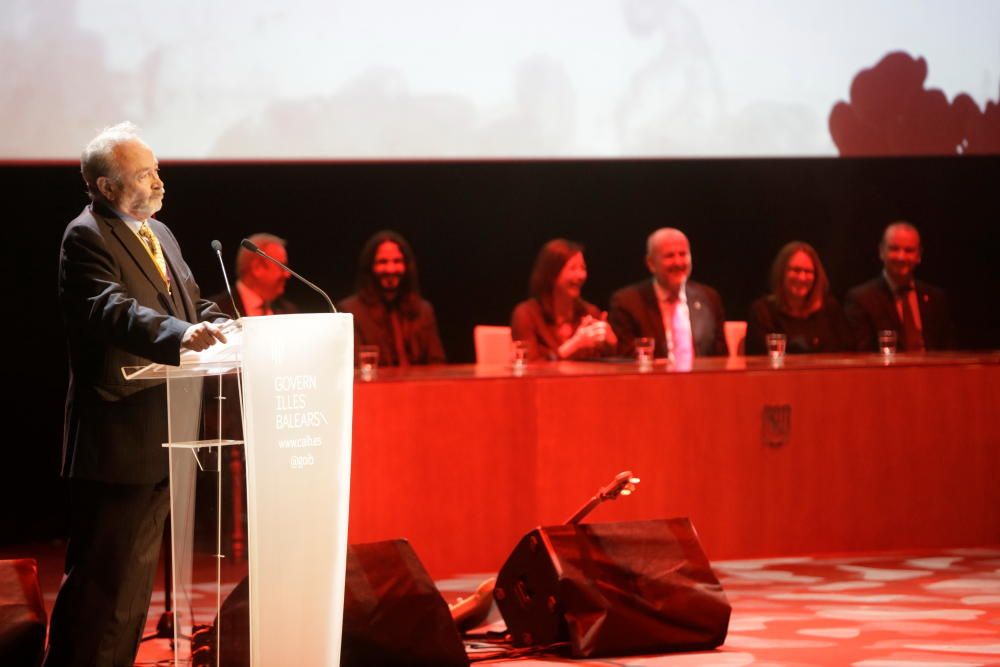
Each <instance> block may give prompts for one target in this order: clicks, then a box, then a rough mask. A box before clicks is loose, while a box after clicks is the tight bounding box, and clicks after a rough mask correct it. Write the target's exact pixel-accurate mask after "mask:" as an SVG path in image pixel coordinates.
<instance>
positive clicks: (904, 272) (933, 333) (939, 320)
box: [844, 222, 955, 352]
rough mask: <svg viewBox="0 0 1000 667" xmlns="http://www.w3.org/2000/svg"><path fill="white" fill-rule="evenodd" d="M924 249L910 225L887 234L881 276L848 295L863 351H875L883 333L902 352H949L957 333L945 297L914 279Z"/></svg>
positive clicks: (849, 314) (898, 226) (903, 224)
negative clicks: (893, 335) (889, 335)
mask: <svg viewBox="0 0 1000 667" xmlns="http://www.w3.org/2000/svg"><path fill="white" fill-rule="evenodd" d="M922 252H923V249H922V247H921V244H920V233H919V232H918V231H917V229H916V227H914V226H913V225H911V224H910V223H908V222H894V223H892V224H890V225H889V226H888V227H886V228H885V233H884V234H883V235H882V242H881V243H880V244H879V258H881V260H882V266H883V269H882V274H881V275H879V276H878V277H877V278H874V279H872V280H869V281H868V282H866V283H864V284H863V285H858V286H857V287H854V288H852V289H851V290H850V291H848V293H847V298H846V300H845V304H844V310H845V312H846V314H847V319H848V321H850V323H851V326H852V327H853V328H854V332H855V336H856V338H857V340H858V345H859V347H860V349H862V350H876V349H877V345H878V340H877V337H878V332H879V331H885V330H892V331H895V332H896V334H897V337H898V343H897V345H898V349H899V350H900V351H903V352H923V351H924V350H947V349H950V348H953V347H954V346H955V328H954V324H953V323H952V320H951V314H950V312H949V309H948V301H947V299H946V298H945V294H944V291H943V290H941V289H940V288H938V287H934V286H933V285H928V284H927V283H925V282H923V281H921V280H917V279H916V277H915V276H914V273H915V271H916V268H917V266H918V265H919V264H920V259H921V254H922Z"/></svg>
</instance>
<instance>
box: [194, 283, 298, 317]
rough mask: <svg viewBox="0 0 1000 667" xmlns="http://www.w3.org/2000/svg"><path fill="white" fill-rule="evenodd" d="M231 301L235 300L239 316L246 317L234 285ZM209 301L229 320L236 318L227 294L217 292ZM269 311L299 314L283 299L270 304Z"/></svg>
mask: <svg viewBox="0 0 1000 667" xmlns="http://www.w3.org/2000/svg"><path fill="white" fill-rule="evenodd" d="M233 299H235V300H236V307H237V308H239V309H240V315H241V316H243V315H246V314H247V309H246V307H245V306H244V305H243V297H242V296H240V291H239V290H238V289H236V285H235V284H234V285H233ZM208 300H209V301H212V302H214V303H215V304H217V305H218V306H219V310H221V311H222V312H224V313H225V314H226V315H228V316H229V317H231V318H235V317H236V311H234V310H233V303H232V301H230V300H229V292H219V293H218V294H213V295H212V296H211V297H210V298H209V299H208ZM271 310H273V311H274V314H275V315H292V314H294V313H297V312H299V309H298V308H296V307H295V304H294V303H292V302H291V301H289V300H288V299H286V298H284V297H279V298H277V299H275V300H274V301H272V302H271Z"/></svg>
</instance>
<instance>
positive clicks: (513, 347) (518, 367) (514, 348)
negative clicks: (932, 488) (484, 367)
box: [510, 340, 528, 375]
mask: <svg viewBox="0 0 1000 667" xmlns="http://www.w3.org/2000/svg"><path fill="white" fill-rule="evenodd" d="M527 367H528V343H527V342H525V341H523V340H515V341H511V343H510V368H511V370H513V371H514V375H523V374H524V370H525V369H526V368H527Z"/></svg>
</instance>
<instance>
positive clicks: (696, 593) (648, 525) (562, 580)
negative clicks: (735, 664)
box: [493, 518, 732, 658]
mask: <svg viewBox="0 0 1000 667" xmlns="http://www.w3.org/2000/svg"><path fill="white" fill-rule="evenodd" d="M493 595H494V597H495V599H496V602H497V607H498V608H499V609H500V613H501V614H502V615H503V618H504V621H506V623H507V629H508V630H509V631H510V633H511V638H512V640H513V642H514V645H515V646H548V645H552V644H557V643H563V642H568V643H569V648H570V651H571V653H572V655H573V657H576V658H585V657H597V656H620V655H636V654H642V653H663V652H669V651H695V650H706V649H711V648H715V647H717V646H719V645H721V644H722V643H723V642H724V641H725V640H726V632H727V630H728V628H729V615H730V612H731V611H732V608H731V607H730V605H729V600H728V599H726V594H725V593H724V592H723V590H722V585H721V584H720V583H719V580H718V579H716V577H715V574H714V573H713V572H712V568H711V565H709V562H708V559H707V558H706V557H705V553H704V551H702V548H701V545H700V544H699V542H698V536H697V534H696V533H695V530H694V527H693V526H692V525H691V522H690V521H689V520H688V519H686V518H679V519H660V520H655V521H630V522H623V523H597V524H579V525H559V526H546V527H540V528H536V529H535V530H533V531H531V532H530V533H528V534H527V535H525V536H524V538H523V539H522V540H521V541H520V542H519V543H518V545H517V546H516V547H515V548H514V551H513V552H512V553H511V555H510V556H509V557H508V558H507V562H506V563H504V566H503V568H502V569H501V570H500V573H499V574H498V575H497V585H496V589H495V590H494V592H493Z"/></svg>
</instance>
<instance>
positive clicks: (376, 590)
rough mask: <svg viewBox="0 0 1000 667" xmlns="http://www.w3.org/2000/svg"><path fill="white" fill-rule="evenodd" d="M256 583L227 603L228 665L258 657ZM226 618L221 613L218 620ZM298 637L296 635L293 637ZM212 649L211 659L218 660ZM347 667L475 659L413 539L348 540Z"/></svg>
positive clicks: (452, 666) (459, 665)
mask: <svg viewBox="0 0 1000 667" xmlns="http://www.w3.org/2000/svg"><path fill="white" fill-rule="evenodd" d="M248 589H249V586H248V583H247V580H246V579H244V580H243V581H241V582H240V583H239V585H238V586H237V587H236V588H235V589H233V592H232V593H230V594H229V597H227V598H226V600H225V602H224V603H223V604H222V609H221V611H220V618H221V622H222V628H223V635H222V640H221V653H220V660H219V662H220V666H221V667H247V665H249V664H250V651H249V646H248V643H249V642H248V638H249V627H250V619H249V605H248V603H247V597H248V596H247V594H248ZM218 623H219V621H218V620H217V621H216V625H217V626H218ZM289 639H290V641H291V638H289ZM213 657H214V656H213V655H212V654H211V652H210V651H209V652H206V655H205V660H206V661H205V663H204V664H212V665H214V664H215V662H214V659H213ZM340 664H341V665H342V667H370V666H371V665H399V666H400V667H418V666H424V665H426V666H428V667H429V666H432V665H433V666H434V667H465V666H466V665H468V664H469V659H468V658H467V657H466V654H465V645H464V644H463V643H462V638H461V636H460V635H459V634H458V628H457V627H455V623H454V622H453V621H452V620H451V613H450V612H449V611H448V605H447V603H446V602H445V601H444V598H443V597H442V596H441V593H440V592H438V590H437V588H436V587H435V586H434V582H433V581H432V580H431V578H430V576H429V575H428V574H427V571H426V570H425V569H424V566H423V565H422V564H421V563H420V560H419V559H418V558H417V554H416V553H414V551H413V548H412V547H411V546H410V543H409V542H407V541H406V540H402V539H399V540H389V541H385V542H372V543H368V544H351V545H349V546H348V547H347V580H346V583H345V589H344V634H343V640H342V642H341V652H340Z"/></svg>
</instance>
